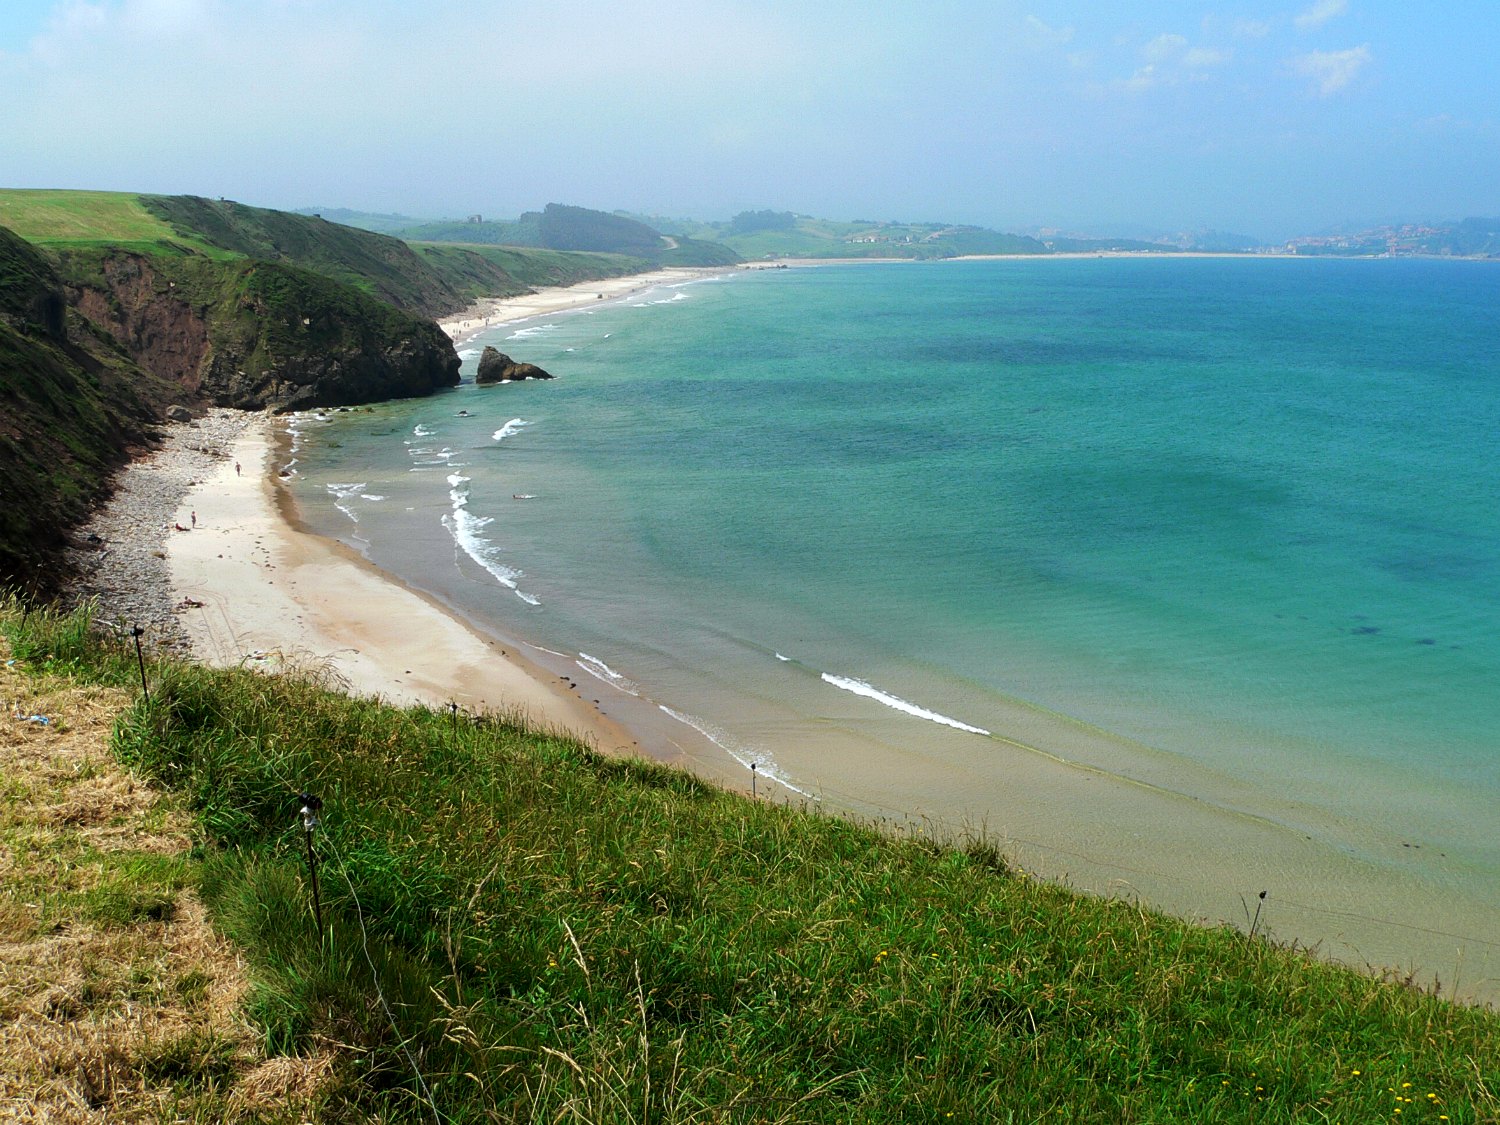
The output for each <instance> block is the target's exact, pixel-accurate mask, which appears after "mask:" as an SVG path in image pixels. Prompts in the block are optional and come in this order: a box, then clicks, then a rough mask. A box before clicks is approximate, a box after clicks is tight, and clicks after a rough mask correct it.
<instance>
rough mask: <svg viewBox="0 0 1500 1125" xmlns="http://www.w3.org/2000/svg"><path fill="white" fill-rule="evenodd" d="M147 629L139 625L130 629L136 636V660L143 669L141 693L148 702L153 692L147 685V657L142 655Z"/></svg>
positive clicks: (132, 634)
mask: <svg viewBox="0 0 1500 1125" xmlns="http://www.w3.org/2000/svg"><path fill="white" fill-rule="evenodd" d="M145 633H146V630H144V629H142V628H141V627H140V626H139V625H137V626H136V627H135V628H134V629H132V630H130V635H131V636H132V637H134V638H135V662H136V664H137V665H138V666H139V667H140V669H141V694H142V695H143V696H145V697H146V702H147V703H150V702H151V692H150V690H148V689H147V687H146V658H145V657H144V656H142V655H141V637H142V636H144V635H145Z"/></svg>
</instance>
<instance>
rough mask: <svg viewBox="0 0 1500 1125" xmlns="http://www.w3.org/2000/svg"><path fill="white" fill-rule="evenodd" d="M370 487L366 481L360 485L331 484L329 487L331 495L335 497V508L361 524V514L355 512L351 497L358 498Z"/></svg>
mask: <svg viewBox="0 0 1500 1125" xmlns="http://www.w3.org/2000/svg"><path fill="white" fill-rule="evenodd" d="M368 487H369V485H368V484H367V483H366V482H365V481H360V482H359V483H358V484H330V485H328V486H327V488H328V492H329V494H330V495H331V496H332V497H333V506H334V507H335V508H337V509H338V510H339V511H341V512H343V513H344V515H346V516H348V517H349V518H350V519H351V520H353V521H354V522H355V523H358V522H359V513H358V512H356V511H355V510H354V506H353V505H352V504H350V503H349V500H350V498H351V497H355V496H358V495H359V494H360V493H361V492H363V491H364V490H365V489H366V488H368Z"/></svg>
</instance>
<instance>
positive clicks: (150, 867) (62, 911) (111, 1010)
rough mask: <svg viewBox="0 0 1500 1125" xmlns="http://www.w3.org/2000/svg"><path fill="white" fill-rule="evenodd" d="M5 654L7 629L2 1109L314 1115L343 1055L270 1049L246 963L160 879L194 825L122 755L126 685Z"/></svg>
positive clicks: (80, 1115)
mask: <svg viewBox="0 0 1500 1125" xmlns="http://www.w3.org/2000/svg"><path fill="white" fill-rule="evenodd" d="M8 659H9V652H8V649H6V647H5V645H4V641H3V639H0V701H3V703H4V708H5V709H4V711H3V713H0V1120H3V1121H25V1122H104V1121H109V1122H138V1121H162V1120H201V1121H220V1120H239V1121H248V1120H263V1121H277V1120H301V1119H302V1115H301V1114H300V1113H299V1112H298V1110H299V1109H305V1108H307V1107H309V1106H310V1105H311V1104H312V1103H313V1102H314V1101H315V1100H316V1097H317V1093H318V1089H319V1086H320V1084H321V1083H322V1081H323V1080H324V1079H325V1078H326V1076H327V1075H328V1073H329V1072H330V1069H331V1066H332V1060H331V1059H330V1058H326V1057H324V1058H314V1059H269V1060H267V1059H265V1058H264V1057H263V1056H262V1055H261V1054H260V1052H259V1048H258V1044H257V1039H256V1036H255V1034H254V1032H253V1030H252V1029H251V1028H250V1027H249V1026H248V1025H247V1023H246V1022H245V1020H244V1018H243V1017H242V1015H241V1014H240V1013H241V1011H242V1007H243V1004H242V1001H243V997H244V993H245V990H246V989H247V988H248V977H247V973H246V968H245V965H244V963H243V962H242V960H241V959H240V957H239V956H238V954H237V953H236V951H235V950H234V948H233V947H232V946H231V945H230V944H229V943H228V942H226V941H225V940H224V939H223V938H221V937H220V936H219V935H218V934H216V933H215V932H214V930H213V928H212V927H211V926H210V925H209V923H208V920H207V917H206V914H205V911H204V908H203V906H202V904H201V903H200V902H199V901H198V899H197V897H196V895H195V894H194V893H193V890H192V888H191V886H188V885H179V884H174V883H173V882H172V881H171V880H170V879H168V880H166V881H165V882H163V880H162V876H161V872H162V871H167V872H171V871H174V870H181V871H185V870H186V867H185V866H180V867H179V865H177V864H176V863H175V862H174V861H175V857H178V856H180V855H183V854H184V853H186V851H187V849H188V847H189V844H190V838H189V826H190V825H189V820H188V817H187V816H186V814H185V813H183V812H182V811H181V810H180V809H177V808H175V807H174V806H173V805H172V803H171V802H170V801H169V800H168V799H166V798H165V797H164V796H163V795H162V794H160V793H158V792H156V791H154V790H153V789H152V788H151V787H150V786H148V785H146V784H145V783H143V782H142V781H140V780H139V779H137V778H135V777H132V776H131V775H130V774H129V773H128V772H127V771H126V770H125V769H123V768H122V767H121V766H120V765H119V763H118V762H116V761H115V760H114V758H113V757H112V756H111V755H110V752H109V735H110V730H111V728H112V726H113V723H114V720H115V717H116V715H117V714H118V713H119V712H120V711H121V709H123V708H124V707H125V706H127V705H128V703H129V696H128V694H127V693H126V692H123V691H120V690H118V689H106V688H92V687H79V686H76V685H74V684H71V683H69V682H67V681H66V680H62V679H59V678H48V677H33V676H30V675H26V674H24V673H23V672H22V671H21V670H19V669H17V668H16V667H15V666H14V665H10V664H6V663H4V661H6V660H8ZM33 716H40V717H41V718H44V719H46V722H40V721H37V720H36V719H34V718H33ZM143 873H144V874H143ZM153 880H154V881H153ZM184 881H185V880H184ZM121 904H123V905H121Z"/></svg>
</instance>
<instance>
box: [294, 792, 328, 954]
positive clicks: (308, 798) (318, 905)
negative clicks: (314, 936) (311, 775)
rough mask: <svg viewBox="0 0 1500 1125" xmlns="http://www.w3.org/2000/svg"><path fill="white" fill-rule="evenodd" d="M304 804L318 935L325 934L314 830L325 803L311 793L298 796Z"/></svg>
mask: <svg viewBox="0 0 1500 1125" xmlns="http://www.w3.org/2000/svg"><path fill="white" fill-rule="evenodd" d="M298 800H300V801H301V802H302V834H303V838H304V839H305V840H306V841H307V869H308V871H309V872H310V873H311V874H312V892H313V917H314V918H315V919H317V923H318V934H319V936H320V937H321V935H322V933H323V900H322V898H321V896H320V895H319V894H318V857H317V855H316V854H314V852H313V829H314V828H316V827H317V826H318V813H319V812H321V811H322V808H323V802H322V801H320V800H318V798H316V797H314V796H313V795H312V794H311V793H301V794H298Z"/></svg>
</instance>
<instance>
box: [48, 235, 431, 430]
mask: <svg viewBox="0 0 1500 1125" xmlns="http://www.w3.org/2000/svg"><path fill="white" fill-rule="evenodd" d="M61 260H62V262H63V267H64V272H65V275H66V283H67V291H68V296H69V301H70V303H71V304H72V305H73V306H74V307H75V308H77V309H78V311H79V312H80V313H82V314H83V315H84V316H85V317H87V318H88V319H89V320H90V321H91V322H93V323H94V324H96V325H97V326H98V327H99V328H101V329H102V330H104V331H106V332H108V333H109V334H110V336H111V337H112V338H113V339H114V340H116V341H117V342H118V343H119V344H120V345H121V346H122V347H123V348H124V349H125V350H126V351H127V352H128V353H129V354H130V355H131V357H132V358H133V359H134V360H135V361H136V362H137V363H138V364H140V366H141V367H143V368H145V369H146V370H147V371H150V372H151V373H152V374H154V375H157V376H159V377H161V378H164V379H170V380H172V381H173V382H175V383H178V384H179V385H181V386H182V387H183V388H184V389H186V390H187V391H189V392H191V393H192V394H193V395H195V396H197V397H199V398H200V399H202V400H203V401H205V402H208V403H212V404H213V405H216V406H234V407H240V408H242V409H257V410H258V409H264V408H271V409H274V410H278V411H282V410H301V409H306V408H309V407H316V406H347V405H354V404H356V403H364V402H377V401H382V400H385V399H390V398H405V397H412V396H417V395H425V394H430V393H431V392H433V391H435V390H439V389H441V388H443V387H451V386H455V385H456V384H457V383H458V368H459V360H458V355H457V353H455V352H454V350H453V345H452V342H451V341H450V340H449V339H448V337H447V336H446V335H445V334H444V333H443V331H442V329H440V328H439V327H438V326H437V325H436V324H435V323H433V322H432V321H430V320H427V319H425V318H423V317H420V316H416V315H413V314H411V313H407V312H403V311H401V310H400V309H397V308H395V307H394V306H391V305H388V304H386V303H385V302H383V301H380V300H377V299H376V298H374V297H370V296H368V295H366V294H364V293H362V292H360V291H359V290H357V289H354V288H352V287H351V286H348V285H344V284H341V283H339V282H337V281H334V280H332V279H330V278H327V277H324V276H321V275H319V274H315V273H312V272H311V271H309V270H304V269H299V268H298V267H295V266H289V265H284V264H282V263H277V262H266V261H255V260H238V261H231V262H218V261H212V260H209V259H206V258H176V259H174V258H166V257H161V256H156V255H144V254H138V253H133V252H129V251H119V250H104V251H70V252H67V253H65V254H63V255H61Z"/></svg>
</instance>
